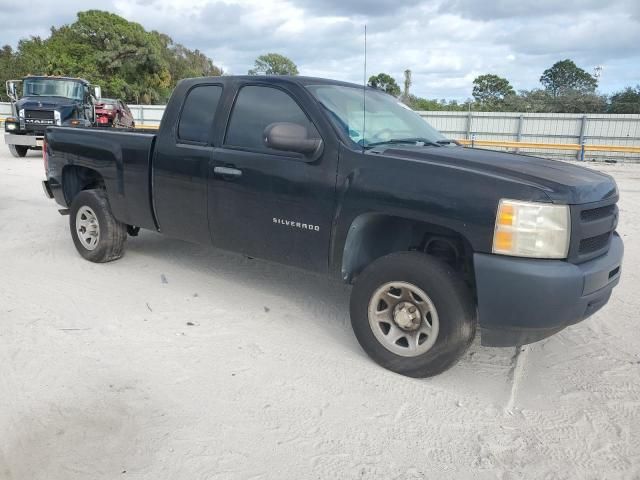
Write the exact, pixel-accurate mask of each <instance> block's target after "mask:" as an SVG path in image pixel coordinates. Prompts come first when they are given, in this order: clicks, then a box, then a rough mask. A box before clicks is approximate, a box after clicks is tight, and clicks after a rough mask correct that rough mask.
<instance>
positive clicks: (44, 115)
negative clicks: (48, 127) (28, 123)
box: [24, 110, 54, 120]
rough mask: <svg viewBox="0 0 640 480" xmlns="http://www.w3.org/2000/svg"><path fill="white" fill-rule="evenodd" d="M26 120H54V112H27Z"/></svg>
mask: <svg viewBox="0 0 640 480" xmlns="http://www.w3.org/2000/svg"><path fill="white" fill-rule="evenodd" d="M24 117H25V118H32V119H37V120H53V118H54V117H53V110H25V112H24Z"/></svg>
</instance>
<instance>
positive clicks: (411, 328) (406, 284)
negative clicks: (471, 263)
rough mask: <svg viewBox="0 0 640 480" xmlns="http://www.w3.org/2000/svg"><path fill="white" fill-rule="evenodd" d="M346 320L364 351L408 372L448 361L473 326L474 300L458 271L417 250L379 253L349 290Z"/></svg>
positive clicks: (426, 371) (421, 373)
mask: <svg viewBox="0 0 640 480" xmlns="http://www.w3.org/2000/svg"><path fill="white" fill-rule="evenodd" d="M351 325H352V327H353V331H354V333H355V335H356V338H357V339H358V342H359V343H360V345H361V346H362V348H363V349H364V350H365V351H366V352H367V354H368V355H369V356H370V357H371V358H372V359H373V360H374V361H376V362H377V363H379V364H380V365H382V366H383V367H385V368H387V369H389V370H392V371H394V372H397V373H400V374H402V375H407V376H409V377H419V378H420V377H430V376H433V375H437V374H439V373H441V372H443V371H445V370H446V369H448V368H449V367H451V366H453V365H454V364H455V363H456V362H457V361H458V359H459V358H460V357H461V356H462V355H463V354H464V352H465V351H466V350H467V348H468V347H469V345H470V344H471V342H472V341H473V338H474V336H475V331H476V314H475V306H474V302H473V299H472V296H471V293H470V292H469V289H468V288H467V286H466V284H465V283H464V281H463V280H462V278H461V277H460V275H459V274H457V273H456V272H455V271H454V270H453V269H452V268H450V267H449V266H448V265H447V264H445V263H444V262H442V261H440V260H438V259H436V258H434V257H431V256H429V255H426V254H423V253H418V252H398V253H392V254H390V255H387V256H385V257H382V258H379V259H378V260H376V261H375V262H373V263H372V264H371V265H370V266H369V267H367V268H366V269H365V270H364V272H362V274H360V275H359V276H358V278H357V280H356V282H355V285H354V287H353V291H352V293H351Z"/></svg>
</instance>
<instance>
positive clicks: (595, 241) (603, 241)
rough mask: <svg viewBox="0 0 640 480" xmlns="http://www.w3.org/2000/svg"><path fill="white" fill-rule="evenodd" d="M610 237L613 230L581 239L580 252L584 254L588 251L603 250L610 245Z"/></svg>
mask: <svg viewBox="0 0 640 480" xmlns="http://www.w3.org/2000/svg"><path fill="white" fill-rule="evenodd" d="M610 239H611V232H606V233H602V234H600V235H596V236H595V237H589V238H584V239H582V240H580V247H579V248H578V253H579V254H580V255H584V254H587V253H593V252H597V251H598V250H602V249H603V248H605V247H607V246H608V245H609V240H610Z"/></svg>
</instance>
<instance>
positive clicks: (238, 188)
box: [209, 85, 338, 271]
mask: <svg viewBox="0 0 640 480" xmlns="http://www.w3.org/2000/svg"><path fill="white" fill-rule="evenodd" d="M275 122H291V123H297V124H301V125H304V126H305V127H307V129H309V130H310V131H317V130H316V127H315V126H314V124H313V122H312V121H311V120H310V119H309V117H308V116H307V114H306V113H305V112H304V111H303V109H302V108H301V107H300V105H299V104H298V103H297V102H296V100H294V99H293V98H292V97H291V96H290V95H289V93H287V92H286V91H284V90H282V89H279V88H276V87H272V86H266V85H246V86H244V87H242V88H241V89H240V90H239V92H238V94H237V96H236V99H235V103H234V106H233V109H232V111H231V114H230V118H229V123H228V127H227V132H226V136H225V139H224V143H223V146H222V147H221V148H216V149H215V150H214V152H213V161H212V165H211V170H210V177H209V178H210V183H209V185H210V191H209V215H210V220H209V223H210V227H211V229H212V231H215V236H214V237H213V241H214V244H216V245H219V246H221V247H223V248H226V249H230V250H234V251H238V252H241V253H244V254H246V255H249V256H255V257H257V258H264V259H268V260H274V261H278V262H282V263H286V264H289V265H295V266H301V267H304V268H307V269H311V270H316V271H326V270H327V269H328V265H327V264H328V262H327V259H328V252H329V241H330V238H331V225H332V218H333V210H334V195H335V184H336V165H337V161H338V158H337V150H336V149H335V148H334V147H328V146H327V145H325V148H324V150H323V153H322V154H321V155H316V156H315V157H313V158H309V157H305V156H304V155H302V154H297V153H290V152H283V151H278V150H273V149H270V148H268V147H266V146H265V144H264V142H263V133H264V130H265V128H266V127H267V126H268V125H270V124H272V123H275Z"/></svg>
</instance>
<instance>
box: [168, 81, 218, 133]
mask: <svg viewBox="0 0 640 480" xmlns="http://www.w3.org/2000/svg"><path fill="white" fill-rule="evenodd" d="M221 95H222V87H221V86H219V85H202V86H199V87H195V88H193V89H191V90H189V93H188V94H187V99H186V100H185V102H184V106H183V107H182V114H181V115H180V121H179V122H178V139H180V140H182V141H186V142H195V143H207V141H208V140H209V133H210V132H211V125H212V124H213V116H214V114H215V112H216V108H218V102H220V96H221Z"/></svg>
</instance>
